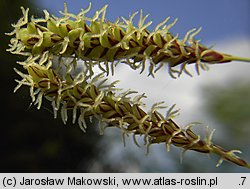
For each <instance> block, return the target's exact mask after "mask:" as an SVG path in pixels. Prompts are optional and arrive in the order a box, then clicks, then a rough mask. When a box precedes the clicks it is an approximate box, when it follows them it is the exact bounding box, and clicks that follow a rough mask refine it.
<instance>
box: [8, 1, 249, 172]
mask: <svg viewBox="0 0 250 189" xmlns="http://www.w3.org/2000/svg"><path fill="white" fill-rule="evenodd" d="M106 8H107V6H104V7H103V8H102V9H101V10H99V11H96V14H95V15H94V16H93V18H89V17H86V16H85V14H86V13H87V12H88V11H89V9H90V6H89V7H88V8H87V9H86V10H82V11H81V12H80V13H79V14H77V15H74V14H71V13H69V12H68V10H67V7H66V5H65V9H64V12H62V15H63V16H62V17H61V18H57V17H55V16H50V14H49V13H48V12H47V11H44V13H45V18H41V19H35V18H33V17H31V19H29V18H28V10H29V9H26V10H25V9H24V8H21V9H22V11H23V17H22V18H20V20H19V21H18V22H17V23H16V24H13V25H12V26H13V27H14V31H13V32H11V33H9V35H11V36H13V38H12V39H11V41H10V49H8V51H10V52H11V53H13V54H18V55H21V56H26V57H27V59H26V60H24V61H22V62H18V63H19V64H20V65H22V66H23V68H24V70H25V71H26V73H22V72H21V71H18V70H17V69H15V71H16V72H17V73H18V74H19V75H20V76H21V77H22V80H21V81H17V82H18V86H17V87H16V89H15V91H16V90H17V89H18V88H19V87H20V86H21V85H28V86H30V94H31V98H32V103H34V104H36V105H37V108H38V109H39V108H40V107H41V104H42V99H43V97H46V99H48V100H50V101H51V104H52V107H53V111H54V116H55V118H56V117H57V114H58V112H59V113H60V114H61V117H62V120H63V122H64V123H65V124H66V122H67V120H68V111H73V118H72V121H73V123H75V122H76V121H77V122H78V124H79V126H80V128H81V129H82V130H84V131H85V130H86V127H87V126H86V123H85V119H91V118H93V117H95V118H97V119H98V120H99V121H100V125H101V126H102V127H104V126H105V127H118V128H120V129H121V130H122V131H123V133H124V134H128V133H132V134H133V135H134V139H135V140H134V141H135V143H136V144H137V142H136V137H135V136H137V135H140V136H141V135H142V136H144V139H145V144H146V145H147V146H150V145H151V144H154V143H163V142H164V143H166V146H167V148H168V149H169V146H170V145H171V144H173V145H175V146H177V147H181V148H183V149H184V151H185V150H195V151H198V152H201V153H215V154H217V155H219V156H220V158H221V159H220V161H219V164H220V163H221V162H222V160H227V161H230V162H233V163H235V164H237V165H240V166H244V167H248V168H249V165H248V164H247V163H246V162H245V161H244V160H242V159H240V158H239V157H238V156H236V155H235V152H239V151H235V150H231V151H227V150H224V149H223V148H221V147H219V146H217V145H215V144H213V143H212V142H211V139H212V133H213V132H211V134H210V136H208V137H207V138H206V139H201V138H200V136H198V135H196V134H195V133H194V132H193V131H192V130H191V127H192V125H189V126H187V127H185V128H181V127H179V126H178V125H177V124H176V123H175V122H174V120H173V119H174V117H175V116H176V113H177V111H173V107H171V108H170V110H168V111H167V114H166V116H163V115H162V114H160V113H159V112H158V111H157V110H158V109H159V108H163V106H162V105H161V103H157V104H155V105H154V106H153V107H152V109H151V110H150V111H149V112H145V111H144V110H143V109H142V107H141V104H143V103H142V102H141V99H142V98H144V97H145V96H144V95H138V96H135V97H134V99H131V97H130V96H129V95H130V94H131V93H134V91H126V92H124V93H121V94H119V95H117V94H115V90H116V88H115V85H114V84H115V83H112V84H107V85H105V84H104V83H105V81H106V80H107V79H103V77H104V73H106V74H109V73H110V70H111V72H112V73H113V72H114V66H115V65H116V64H119V63H120V62H122V63H126V64H128V65H129V66H130V67H131V68H132V69H141V71H143V70H144V69H145V67H146V61H149V63H150V66H149V74H150V75H152V76H154V73H155V72H156V71H157V70H158V69H160V68H161V67H162V66H163V65H164V64H167V65H168V67H169V73H170V75H171V76H172V77H176V74H175V73H178V74H181V73H182V71H184V72H186V73H187V74H190V73H189V72H188V71H187V70H186V65H187V64H191V63H195V65H196V68H197V72H198V73H199V68H200V67H201V68H203V69H204V68H206V64H214V63H223V62H229V61H231V60H241V61H250V59H247V58H241V57H235V56H231V55H227V54H223V53H219V52H216V51H214V50H212V49H209V48H206V47H205V46H203V45H201V44H200V43H199V41H197V40H195V39H194V36H195V35H196V34H197V33H198V32H199V31H200V29H199V30H196V29H193V30H190V31H189V32H187V34H186V35H185V37H184V38H183V39H181V40H180V39H178V36H174V35H172V34H171V33H170V32H169V29H170V28H171V27H172V26H173V25H174V24H175V22H176V20H175V21H174V22H173V23H171V24H168V25H166V23H167V22H168V20H169V18H167V19H166V20H164V21H163V22H162V23H160V24H159V25H158V26H156V28H155V29H154V31H153V32H150V31H148V30H147V28H148V27H149V25H150V24H151V23H152V22H145V21H146V18H147V17H148V15H147V16H145V17H143V15H142V12H141V13H140V19H139V23H138V25H137V26H135V25H134V24H133V18H134V17H135V16H136V14H137V13H134V14H133V15H132V16H131V17H130V18H129V19H125V18H123V17H122V21H120V20H119V19H118V20H117V21H116V22H114V23H111V22H109V21H107V20H106V19H105V13H106ZM67 57H70V62H69V63H66V58H67ZM78 60H83V62H84V65H85V68H84V69H83V70H82V71H80V72H79V73H78V74H75V68H76V67H77V61H78ZM96 65H97V66H98V67H99V68H100V69H101V70H102V71H103V73H101V74H99V75H96V74H95V72H94V70H93V68H94V66H96ZM177 65H181V66H180V70H179V71H177V70H174V69H173V67H175V66H177ZM98 80H99V82H97V81H98ZM219 164H218V165H219Z"/></svg>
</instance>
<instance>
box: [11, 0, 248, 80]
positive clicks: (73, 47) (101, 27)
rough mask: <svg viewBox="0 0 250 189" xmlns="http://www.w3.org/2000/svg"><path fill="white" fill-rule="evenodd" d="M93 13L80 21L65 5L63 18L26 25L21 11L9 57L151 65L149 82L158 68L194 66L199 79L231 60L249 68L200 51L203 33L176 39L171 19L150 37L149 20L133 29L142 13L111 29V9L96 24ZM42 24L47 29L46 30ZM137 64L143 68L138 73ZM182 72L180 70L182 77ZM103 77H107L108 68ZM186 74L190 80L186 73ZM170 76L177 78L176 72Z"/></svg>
mask: <svg viewBox="0 0 250 189" xmlns="http://www.w3.org/2000/svg"><path fill="white" fill-rule="evenodd" d="M89 9H90V6H89V7H88V8H87V9H86V10H82V11H81V12H80V13H79V14H78V15H74V14H72V13H69V12H68V9H67V6H66V4H65V8H64V12H61V14H62V17H61V18H56V17H54V16H50V15H49V13H48V12H47V11H45V19H37V20H36V21H35V20H34V19H31V21H28V9H27V10H25V9H24V8H22V12H23V17H22V18H21V19H20V20H19V21H18V23H17V24H16V25H12V26H13V27H14V31H13V32H12V33H10V34H12V35H14V37H13V39H12V42H11V45H10V49H9V51H11V52H13V53H17V54H23V53H24V52H25V53H27V52H30V53H32V54H42V53H43V52H44V51H49V52H50V54H53V55H54V56H63V57H68V56H71V57H73V58H76V59H83V60H90V61H93V62H94V63H95V64H106V65H107V63H108V62H111V63H112V62H114V61H122V62H123V63H126V64H128V65H129V66H130V67H131V68H133V69H138V68H140V67H143V66H145V65H144V62H145V60H149V61H150V68H149V75H151V76H154V72H155V71H157V70H158V69H160V68H161V66H159V67H158V65H160V64H162V63H164V64H167V65H168V66H169V67H170V68H171V67H175V66H177V65H186V64H192V63H195V64H196V69H197V73H198V74H199V73H200V68H202V69H205V67H204V66H203V64H202V62H204V63H206V64H215V63H224V62H230V61H233V60H238V61H244V62H250V59H249V58H241V57H236V56H231V55H227V54H223V53H220V52H217V51H214V50H212V49H210V48H207V47H205V46H203V45H201V44H200V43H199V41H197V40H195V39H194V36H195V35H197V34H198V33H199V32H200V30H201V28H200V29H198V30H196V29H192V30H190V31H188V32H187V34H186V35H185V37H184V38H183V39H179V38H178V37H176V36H173V35H172V34H171V33H170V32H169V29H170V28H171V27H172V26H173V25H174V24H175V23H176V21H177V19H175V20H174V22H173V23H171V24H168V25H166V23H167V22H168V20H169V19H170V18H169V17H168V18H167V19H165V20H164V21H163V22H162V23H160V24H159V25H157V26H156V28H155V29H154V30H153V32H150V31H148V30H147V27H148V26H149V25H150V24H151V23H152V22H151V21H150V22H148V23H145V20H146V18H147V17H148V15H146V16H143V15H142V11H141V12H140V16H139V17H140V18H139V22H138V26H135V25H134V24H133V19H134V17H135V16H136V15H137V13H138V12H135V13H134V14H132V16H130V18H128V19H126V18H124V17H122V19H123V22H120V21H119V20H117V21H116V22H115V23H111V22H109V21H107V20H106V19H105V14H106V9H107V5H105V6H104V7H103V8H102V9H101V10H99V11H96V13H95V15H94V16H93V18H87V17H85V14H86V13H87V12H88V11H89ZM44 22H46V23H45V25H47V26H45V27H44ZM88 23H90V24H88ZM137 63H139V64H138V65H139V66H136V67H135V65H136V64H137ZM156 65H157V66H156ZM184 67H185V66H181V70H180V71H179V75H180V73H181V71H182V70H183V68H184ZM154 68H156V70H154ZM143 69H144V68H142V70H143ZM170 70H171V69H170ZM103 71H105V72H107V73H109V66H106V69H104V70H103ZM184 72H185V73H187V74H188V75H190V73H189V72H188V71H187V70H186V68H185V69H184ZM170 75H171V76H172V77H175V76H174V74H173V72H172V71H171V73H170Z"/></svg>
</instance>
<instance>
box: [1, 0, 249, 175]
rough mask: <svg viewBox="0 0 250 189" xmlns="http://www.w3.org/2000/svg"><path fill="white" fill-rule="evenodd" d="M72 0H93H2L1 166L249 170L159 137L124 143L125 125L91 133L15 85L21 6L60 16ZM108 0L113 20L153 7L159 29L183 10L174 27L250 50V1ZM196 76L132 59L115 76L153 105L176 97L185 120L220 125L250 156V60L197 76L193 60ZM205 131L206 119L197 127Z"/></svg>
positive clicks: (220, 140) (236, 50)
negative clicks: (150, 73)
mask: <svg viewBox="0 0 250 189" xmlns="http://www.w3.org/2000/svg"><path fill="white" fill-rule="evenodd" d="M63 2H67V4H68V9H69V11H71V12H73V13H78V12H79V10H80V9H81V8H86V7H87V6H88V3H89V1H82V0H73V1H72V0H57V1H51V0H43V1H38V0H33V1H31V0H29V1H28V0H12V1H8V0H1V1H0V10H1V11H0V14H1V27H0V35H1V48H0V59H1V64H0V78H1V79H0V90H1V92H0V98H1V104H2V106H1V114H0V115H1V127H0V128H1V132H0V149H1V151H0V154H1V155H0V171H1V172H249V170H247V169H244V168H241V167H238V166H235V165H233V164H230V163H227V162H225V163H223V164H222V165H221V166H220V167H219V168H216V167H215V165H216V163H217V161H218V157H216V156H207V155H204V154H200V153H197V152H186V153H185V155H184V157H183V162H182V163H180V149H178V148H176V147H174V146H172V147H171V150H170V152H167V150H166V147H165V145H164V144H162V145H152V146H151V148H150V153H149V154H148V155H145V153H146V149H145V148H144V147H141V148H138V147H137V146H136V145H135V144H134V143H133V140H132V137H130V138H127V139H126V147H124V146H123V141H122V139H121V132H120V131H119V129H116V128H114V129H107V130H105V133H104V135H103V136H100V135H99V131H98V127H97V126H96V124H95V123H94V124H92V125H91V124H90V125H89V127H88V129H87V133H83V132H82V131H81V130H80V129H79V128H78V126H77V125H72V124H71V123H70V122H68V124H67V125H64V124H63V123H62V121H61V120H60V119H56V120H54V119H53V113H52V112H51V107H50V104H49V103H46V102H45V101H44V102H45V103H44V104H43V106H42V108H41V110H39V111H38V110H37V109H36V108H35V107H33V106H31V107H30V102H31V100H30V96H29V90H28V88H25V87H22V88H21V89H20V90H19V91H18V92H17V93H15V94H14V93H13V89H14V87H15V86H16V83H15V81H14V80H15V79H18V75H17V74H16V73H15V72H14V70H13V68H14V67H17V68H18V67H19V66H18V65H17V64H16V63H15V62H16V61H17V59H20V57H17V56H14V55H11V54H9V53H7V52H6V51H5V49H6V48H7V45H8V41H9V39H10V38H9V37H7V36H5V35H4V33H5V32H9V31H11V30H12V29H11V26H10V24H11V23H15V22H16V21H17V20H18V18H19V17H20V16H21V10H20V6H24V7H30V9H31V14H34V15H35V16H37V17H41V16H43V12H42V10H43V9H47V10H48V11H49V12H50V13H52V14H54V15H56V16H59V10H63ZM105 4H109V7H108V10H107V18H108V19H109V20H111V21H114V20H115V19H116V18H117V17H118V16H125V17H128V15H130V14H131V13H133V12H135V11H138V10H140V9H143V11H144V13H145V14H147V13H149V14H150V17H149V20H152V21H153V25H152V26H150V28H149V29H153V26H156V25H157V24H158V23H160V22H161V21H163V20H164V19H165V18H166V17H168V16H171V18H172V20H174V18H179V21H178V23H177V24H176V25H175V26H174V27H173V28H172V29H171V32H172V33H174V34H176V33H179V34H180V36H183V35H184V34H185V32H187V31H188V30H190V29H192V28H194V27H196V28H199V27H200V26H202V31H201V32H200V34H199V35H198V36H197V39H202V40H201V42H202V43H203V44H204V45H206V46H212V45H215V47H214V49H216V50H219V51H223V52H226V53H229V54H235V55H237V56H244V57H250V1H249V0H240V1H239V0H209V1H200V0H193V1H180V0H176V1H170V0H165V1H160V0H154V1H153V2H152V1H149V0H147V1H132V0H126V1H125V0H123V1H121V0H116V1H97V0H92V10H91V11H90V13H89V15H90V16H91V15H93V13H94V12H95V10H98V9H100V8H101V7H102V6H103V5H105ZM190 70H192V73H193V75H194V76H193V77H189V76H186V75H183V76H181V77H180V78H178V79H176V80H174V79H172V78H170V76H168V73H167V70H164V69H162V70H160V71H159V73H158V74H157V75H156V78H154V79H153V78H150V77H147V74H146V73H145V74H142V75H141V76H139V75H138V74H139V73H138V72H135V71H131V70H129V69H128V68H127V66H118V67H117V69H116V70H115V73H116V74H115V78H111V79H120V80H121V82H120V83H119V84H118V87H122V88H124V89H125V90H126V89H129V88H130V89H132V90H137V91H139V92H140V93H143V92H145V93H146V95H147V96H148V98H147V99H145V100H144V102H145V103H146V104H147V107H148V109H149V108H150V106H151V105H152V104H153V103H155V102H159V101H165V102H166V105H169V106H171V105H173V104H176V105H177V108H180V116H179V117H177V118H176V120H177V122H178V123H179V124H180V125H181V126H185V125H187V124H188V123H190V122H194V121H198V122H202V123H204V124H203V125H208V126H209V128H210V129H216V132H215V134H214V138H213V141H214V142H215V143H217V144H219V145H221V146H223V147H225V148H227V149H240V150H241V151H242V152H243V153H242V154H241V157H243V158H244V159H246V160H248V161H250V148H249V144H250V139H249V134H250V87H249V86H250V76H249V70H250V63H249V64H248V63H241V62H233V63H231V64H224V65H213V66H210V70H209V71H208V72H202V73H201V75H200V76H197V74H196V73H195V71H194V69H193V67H192V66H190ZM197 129H198V130H199V132H200V133H201V134H204V135H205V133H206V129H205V128H204V127H201V128H197Z"/></svg>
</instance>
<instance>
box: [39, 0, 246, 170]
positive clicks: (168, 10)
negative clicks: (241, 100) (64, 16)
mask: <svg viewBox="0 0 250 189" xmlns="http://www.w3.org/2000/svg"><path fill="white" fill-rule="evenodd" d="M63 2H67V4H68V8H69V11H71V12H74V13H78V11H79V10H80V8H86V7H87V5H88V3H89V1H83V0H71V1H70V0H57V1H51V0H43V1H39V3H40V4H41V6H42V7H43V8H45V9H48V10H49V11H50V12H52V13H53V14H55V15H57V16H58V15H59V14H58V11H59V10H62V9H63ZM105 4H109V7H108V9H107V18H108V19H109V20H111V21H114V20H115V19H116V18H117V17H118V16H124V17H128V15H129V14H131V13H133V12H135V11H138V10H140V9H143V11H144V13H145V14H148V13H149V14H150V16H149V18H148V20H152V21H153V25H152V26H156V25H157V24H158V23H160V22H161V21H163V20H164V19H165V18H166V17H168V16H171V18H172V20H174V18H179V21H178V22H177V24H176V25H175V26H174V27H173V28H172V29H171V32H173V34H176V33H179V34H180V35H181V36H183V35H184V34H185V32H187V31H188V30H189V29H192V28H194V27H196V28H199V27H200V26H202V31H201V32H200V34H198V36H197V38H198V39H201V42H202V43H203V44H204V45H207V46H210V45H215V47H214V49H216V50H219V51H222V52H225V53H229V54H234V55H237V56H243V57H250V1H249V0H207V1H205V0H189V1H184V0H165V1H163V0H154V1H149V0H146V1H141V0H138V1H135V0H134V1H132V0H123V1H121V0H116V1H114V0H110V1H107V0H105V1H97V0H92V11H90V14H89V15H93V13H94V11H95V10H97V9H100V8H101V7H102V6H103V5H105ZM152 26H150V27H151V28H152ZM189 68H190V69H191V70H193V66H192V65H190V66H189ZM249 70H250V64H248V63H240V62H234V63H231V64H225V65H213V66H210V70H209V71H202V72H201V75H200V76H197V74H196V73H195V71H194V70H193V71H192V73H193V75H194V76H193V77H192V78H191V77H189V76H187V75H182V76H181V78H178V79H176V80H174V79H172V78H170V77H169V75H168V73H167V70H164V69H161V70H160V71H159V72H158V74H156V78H154V79H153V78H151V77H147V73H146V72H144V73H143V74H142V75H139V72H136V71H131V70H130V69H129V68H128V67H127V66H119V67H118V68H117V69H116V71H115V78H112V79H119V80H121V82H120V83H119V84H118V87H122V88H124V90H127V89H132V90H137V91H138V92H139V93H144V92H145V93H146V95H147V97H148V98H147V99H145V100H144V102H146V104H147V107H148V108H150V107H151V105H152V104H153V103H155V102H159V101H165V102H166V105H170V106H171V105H173V104H176V107H177V108H179V109H180V116H179V117H178V118H177V121H178V123H179V124H180V125H183V126H185V125H186V124H188V123H190V122H194V121H199V122H202V123H204V124H206V125H209V127H210V128H216V126H215V125H212V124H213V122H212V121H210V120H209V119H207V118H206V115H204V114H205V113H204V112H203V111H202V102H203V97H202V96H201V93H200V92H201V88H202V87H203V86H204V85H207V84H215V85H217V84H223V83H224V84H227V83H228V82H231V81H232V80H233V79H235V78H239V79H244V78H246V79H248V80H249V77H247V76H248V75H249ZM106 133H107V134H106ZM106 133H105V134H106V136H107V138H108V137H113V136H116V135H117V134H113V133H111V132H109V131H107V132H106ZM220 134H221V133H220V130H219V129H218V131H216V134H215V138H216V136H217V135H218V136H219V135H220ZM117 141H118V142H117ZM117 141H116V142H117V143H118V145H114V144H113V145H112V148H110V151H111V152H112V153H109V154H111V155H110V157H108V158H107V161H109V158H110V161H112V163H113V164H117V165H118V164H119V165H120V164H121V162H123V163H124V165H127V164H126V161H128V160H127V159H126V154H129V153H133V154H137V157H138V158H140V157H142V156H143V158H142V160H141V164H142V165H146V166H147V162H148V161H154V162H155V164H156V166H158V169H157V170H158V171H164V169H166V170H168V172H175V171H176V170H177V169H176V166H181V165H176V161H173V157H172V159H171V157H170V156H171V153H167V152H165V151H166V149H165V147H164V145H162V146H160V147H156V146H154V147H152V148H151V151H152V152H151V153H152V154H151V155H149V156H147V157H144V154H145V149H139V150H138V148H137V147H136V146H135V145H134V144H133V142H131V141H130V140H129V141H128V144H127V147H126V148H123V145H122V142H121V141H120V139H118V140H117ZM119 141H120V142H119ZM173 153H174V154H175V155H176V154H178V153H179V152H177V151H175V150H174V152H173ZM159 154H161V155H159ZM114 155H115V156H116V157H117V158H116V159H117V162H115V161H114V160H113V159H112V156H114ZM195 155H196V157H197V159H198V160H197V161H199V159H201V158H202V157H203V156H204V155H202V154H195ZM160 156H161V158H160ZM162 156H165V158H164V159H163V158H162ZM190 157H192V156H190ZM190 157H189V158H187V160H186V161H189V160H190ZM248 157H249V156H248ZM248 160H249V158H248ZM184 161H185V158H184ZM195 161H196V160H195ZM201 161H202V160H201ZM206 161H208V162H209V161H210V160H209V158H207V157H206V156H205V157H204V162H206ZM210 162H211V161H210ZM129 165H131V163H130V164H129ZM159 167H160V168H159ZM235 167H236V166H235ZM96 169H97V170H98V166H97V168H96ZM127 170H128V171H135V172H137V171H139V170H138V167H137V165H131V166H128V167H127ZM235 170H236V171H237V170H238V171H242V169H237V167H236V168H235ZM153 171H154V170H153ZM210 171H212V172H216V171H220V170H219V169H216V168H215V165H212V164H211V170H210Z"/></svg>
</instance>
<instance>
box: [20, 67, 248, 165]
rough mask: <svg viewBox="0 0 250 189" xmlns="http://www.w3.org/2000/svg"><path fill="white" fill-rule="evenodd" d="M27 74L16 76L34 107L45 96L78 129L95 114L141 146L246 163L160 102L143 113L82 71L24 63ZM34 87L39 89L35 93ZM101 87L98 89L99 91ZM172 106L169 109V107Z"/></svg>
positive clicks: (136, 103) (126, 95) (134, 103)
mask: <svg viewBox="0 0 250 189" xmlns="http://www.w3.org/2000/svg"><path fill="white" fill-rule="evenodd" d="M26 69H27V71H28V74H21V73H20V72H19V71H17V72H18V73H19V75H20V76H21V77H22V78H23V80H22V82H21V83H22V84H24V85H28V86H31V96H32V97H33V98H32V99H33V102H34V103H35V104H37V107H38V109H39V108H40V106H41V103H42V97H43V96H45V97H47V99H49V100H50V101H51V102H52V103H51V104H52V106H53V110H54V113H55V117H56V116H57V112H58V111H59V112H60V113H61V118H62V120H63V122H64V123H66V122H67V120H68V114H67V112H68V111H73V118H72V120H73V123H75V122H76V120H77V121H78V124H79V126H80V128H81V129H82V130H83V131H85V130H86V128H87V125H86V123H85V119H89V118H92V117H95V118H97V119H99V121H100V122H101V123H102V125H103V124H105V125H106V127H117V128H120V129H121V130H122V131H123V132H124V134H129V133H131V134H133V135H134V139H135V143H136V144H137V141H136V136H137V135H140V136H144V141H145V145H147V146H148V147H149V146H150V145H151V144H155V143H165V144H166V147H167V149H168V150H169V147H170V145H171V144H172V145H175V146H177V147H180V148H183V149H184V151H186V150H194V151H197V152H201V153H215V154H217V155H219V156H220V160H219V163H218V165H219V164H221V163H222V161H223V160H227V161H230V162H232V163H235V164H237V165H239V166H243V167H248V168H249V165H248V164H247V163H246V162H245V161H244V160H242V159H241V158H239V157H238V156H236V155H235V152H239V151H236V150H232V151H227V150H225V149H223V148H221V147H220V146H218V145H215V144H213V143H212V142H211V139H212V133H211V135H210V136H209V137H208V138H207V139H200V136H198V135H196V134H195V133H194V132H193V131H192V130H191V127H192V125H189V126H187V127H185V128H181V127H179V126H178V125H177V124H176V123H175V122H174V120H173V117H174V115H175V112H172V111H168V113H167V115H166V116H163V115H162V114H160V113H159V112H158V111H157V109H159V108H161V107H162V106H161V103H160V104H159V103H157V104H155V105H154V106H153V107H152V109H151V111H149V112H148V113H146V112H145V111H144V110H143V109H142V108H141V106H140V104H141V102H140V99H141V98H142V97H144V96H143V95H142V96H140V97H139V98H138V97H137V98H135V99H136V100H131V98H130V97H129V92H125V93H123V94H121V95H116V94H115V93H114V91H113V90H112V88H113V87H115V86H114V85H112V86H110V87H101V86H100V85H99V86H97V85H96V84H95V81H96V79H98V78H100V77H101V76H100V75H99V76H97V77H96V78H94V79H93V80H92V81H88V79H87V78H85V76H84V75H83V74H81V73H80V74H78V75H77V76H76V77H75V78H73V77H72V76H71V75H70V74H67V75H66V76H65V78H62V77H61V76H60V75H59V74H58V73H56V72H55V71H54V70H53V69H51V68H46V67H45V66H41V65H38V64H30V65H28V66H26ZM34 88H36V89H38V90H39V92H35V91H36V90H34ZM100 88H102V90H100ZM171 109H172V108H171Z"/></svg>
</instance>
